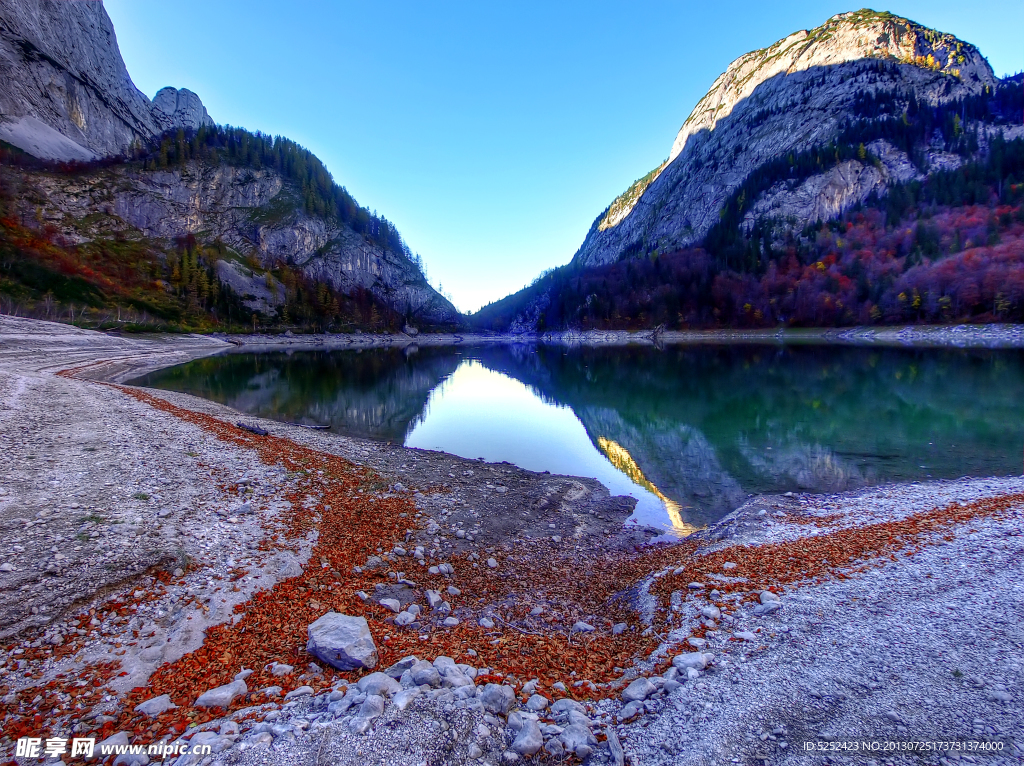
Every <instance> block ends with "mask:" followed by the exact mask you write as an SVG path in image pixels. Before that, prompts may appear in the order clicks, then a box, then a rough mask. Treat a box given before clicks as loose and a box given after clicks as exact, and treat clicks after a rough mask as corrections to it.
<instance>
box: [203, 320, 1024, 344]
mask: <svg viewBox="0 0 1024 766" xmlns="http://www.w3.org/2000/svg"><path fill="white" fill-rule="evenodd" d="M215 337H216V338H217V339H220V340H223V341H225V342H227V343H230V344H232V345H235V346H244V347H246V348H250V349H252V350H259V349H263V348H266V349H272V348H276V347H280V346H297V347H314V348H321V347H322V348H371V347H387V346H398V347H402V346H410V345H417V346H458V345H484V344H493V343H559V344H569V345H591V346H630V345H645V346H651V345H672V344H680V345H684V344H693V343H772V344H775V343H814V344H831V345H844V346H919V347H924V348H933V347H935V348H940V347H950V348H1021V347H1024V325H1014V324H984V325H937V326H932V325H910V326H906V327H899V326H894V327H848V328H842V327H837V328H776V329H750V330H642V331H637V332H628V331H625V330H583V331H563V332H546V333H532V332H524V333H492V332H482V333H481V332H465V333H419V332H409V333H405V332H402V333H337V334H319V335H312V334H311V335H295V334H292V333H284V334H278V335H268V334H261V333H254V334H250V335H217V336H215Z"/></svg>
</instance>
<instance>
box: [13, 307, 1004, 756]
mask: <svg viewBox="0 0 1024 766" xmlns="http://www.w3.org/2000/svg"><path fill="white" fill-rule="evenodd" d="M275 342H276V341H275ZM285 342H289V343H292V342H294V343H306V342H313V343H316V342H317V341H316V340H315V339H313V340H309V339H288V340H286V341H285ZM416 342H423V341H422V339H421V338H420V339H416ZM225 347H226V342H225V341H222V340H219V339H211V338H199V337H179V338H134V339H124V338H116V337H110V336H106V335H102V334H98V333H92V332H87V331H81V330H76V329H74V328H69V327H67V326H63V325H54V324H48V323H43V322H33V321H30V320H20V319H13V318H9V317H0V446H2V449H3V452H4V455H5V457H6V458H7V462H6V465H5V471H4V474H3V478H2V482H0V528H2V529H3V532H4V543H3V544H4V546H5V550H4V553H5V555H4V557H3V561H2V563H0V630H2V634H0V730H2V732H3V733H2V735H0V736H2V739H0V748H2V749H3V751H4V753H5V755H4V758H13V757H14V755H15V751H14V742H15V740H17V739H18V738H19V737H25V736H30V737H40V738H43V739H44V740H45V738H47V737H61V738H72V737H94V738H95V739H97V740H103V741H106V742H107V743H108V744H120V745H129V744H137V745H143V746H147V747H148V746H149V745H151V744H155V745H156V746H157V747H158V748H159V749H158V750H156V751H154V753H153V754H143V753H137V754H134V755H133V754H128V753H124V754H122V755H118V756H117V758H116V761H117V762H119V763H148V762H155V761H161V760H162V761H165V762H168V763H177V764H182V765H184V764H188V763H203V764H207V765H210V764H214V763H217V764H256V763H261V764H279V763H288V764H291V763H294V764H320V763H339V764H350V763H351V764H356V763H359V764H403V765H404V764H408V765H409V766H421V764H432V765H433V764H490V765H491V766H497V764H510V763H517V762H529V761H531V760H533V761H535V762H544V763H546V762H551V763H564V762H581V761H582V762H586V763H592V764H606V763H613V764H620V765H621V764H625V763H631V764H634V766H637V765H639V764H643V766H648V764H691V763H692V764H720V763H766V762H767V763H772V764H774V763H822V764H824V763H847V762H849V763H869V762H871V759H873V760H874V762H876V763H890V762H892V763H895V762H896V761H897V760H900V759H902V758H903V757H904V756H903V755H901V754H899V751H894V750H892V749H891V748H892V747H895V746H893V745H889V746H888V747H889V748H890V749H886V747H887V746H886V745H885V744H884V743H892V742H909V741H915V742H916V741H921V742H926V741H927V742H939V741H941V742H955V743H956V744H954V745H946V746H941V745H932V746H931V747H932V749H929V750H926V751H921V752H919V753H918V757H919V759H920V761H921V762H922V763H953V762H961V761H962V762H966V763H970V762H981V761H982V760H984V762H986V763H1011V762H1017V761H1018V760H1019V758H1020V757H1022V755H1024V720H1022V717H1021V715H1020V713H1019V702H1020V700H1019V691H1018V690H1019V688H1020V683H1021V681H1022V680H1024V677H1022V670H1021V662H1022V660H1021V658H1022V656H1024V619H1022V618H1024V592H1022V591H1021V589H1020V587H1019V582H1020V578H1021V575H1022V569H1024V536H1022V525H1021V511H1022V509H1024V480H1022V479H1021V478H1020V477H1014V478H1001V479H962V480H958V481H952V482H933V483H928V484H914V485H896V486H888V487H880V488H873V489H869V490H863V491H859V492H855V493H846V494H842V495H834V496H815V495H792V494H787V495H786V496H770V497H769V496H763V497H756V498H751V499H750V500H749V501H748V502H747V503H745V504H744V505H743V506H742V507H741V508H739V509H738V510H737V511H736V512H734V513H733V514H731V515H730V516H729V517H727V518H726V519H723V520H722V522H720V523H719V524H717V525H715V526H714V527H712V528H710V529H707V530H704V531H702V532H700V533H698V534H696V535H693V536H691V537H690V538H687V539H686V540H684V541H683V542H681V543H678V544H673V545H666V544H659V545H650V544H647V541H648V540H649V539H650V538H651V537H652V536H653V535H654V530H646V529H624V528H623V525H622V522H623V520H624V519H625V518H626V517H628V515H629V514H630V512H631V510H632V505H633V502H634V501H632V500H631V499H629V498H621V497H612V496H610V495H609V494H608V492H607V490H606V489H604V488H603V487H602V486H601V485H600V484H598V483H597V482H595V481H593V480H589V479H580V478H575V477H567V476H554V475H550V474H536V473H531V472H528V471H523V470H520V469H518V468H516V467H514V466H511V465H507V464H488V463H485V462H482V461H478V460H466V459H463V458H457V457H454V456H451V455H446V454H443V453H432V452H426V451H421V450H408V449H404V448H402V447H397V446H393V445H387V444H380V443H374V442H368V441H364V440H358V439H350V438H345V437H339V436H334V435H330V434H324V433H320V432H315V431H310V430H307V429H302V428H298V427H293V426H288V425H283V424H280V423H274V422H270V421H262V420H259V419H255V418H251V417H247V416H242V415H241V414H239V413H237V412H233V411H231V410H229V409H227V408H225V407H222V406H220V405H216V404H214V403H211V402H208V401H204V400H200V399H196V398H194V397H189V396H186V395H183V394H172V393H168V392H157V391H148V390H142V389H136V388H131V387H125V386H123V385H120V384H119V382H118V381H121V380H124V379H127V378H129V377H132V376H134V375H136V374H139V373H141V372H144V371H146V370H149V369H155V368H158V367H162V366H166V365H169V364H176V363H179V362H182V361H185V360H187V359H190V358H196V357H198V356H202V355H206V354H210V353H216V352H217V351H219V350H222V349H223V348H225ZM341 615H344V616H346V619H349V618H350V619H351V620H355V621H357V622H358V621H361V622H358V625H357V627H356V628H352V629H351V630H350V628H351V624H349V623H347V622H346V623H345V625H346V626H348V627H346V628H345V629H344V630H342V629H341V628H340V627H339V626H334V627H338V630H331V631H326V632H325V631H323V630H319V629H318V628H317V627H315V626H316V625H319V626H320V627H321V628H322V627H324V625H325V624H333V622H334V621H336V620H340V619H341V617H340V616H341ZM325 619H326V623H324V622H320V621H322V620H325ZM353 624H354V623H353ZM359 625H365V633H364V632H363V631H362V628H361V627H359ZM311 626H314V627H311ZM840 740H851V741H857V742H868V741H869V740H870V741H871V742H878V743H883V744H881V745H880V746H879V749H875V750H871V751H870V752H869V754H868V755H867V756H865V755H864V753H863V751H857V752H854V751H852V750H851V749H850V747H849V745H847V747H846V749H845V750H843V749H840V746H839V745H837V744H836V742H837V741H840ZM972 743H973V744H972ZM186 745H187V746H188V747H192V746H196V745H203V748H202V749H201V751H200V752H196V753H183V746H186ZM207 746H208V752H207V751H206V750H207ZM172 754H173V755H172ZM975 759H976V761H975ZM111 760H114V757H113V756H111ZM36 761H37V759H34V758H27V757H23V758H20V759H18V762H20V763H30V762H36Z"/></svg>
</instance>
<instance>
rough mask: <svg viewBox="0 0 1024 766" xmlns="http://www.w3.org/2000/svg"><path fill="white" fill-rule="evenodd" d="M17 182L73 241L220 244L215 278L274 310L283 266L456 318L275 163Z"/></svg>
mask: <svg viewBox="0 0 1024 766" xmlns="http://www.w3.org/2000/svg"><path fill="white" fill-rule="evenodd" d="M23 184H24V186H23V188H22V193H21V197H22V200H24V201H31V205H30V207H31V206H35V207H36V209H37V210H38V213H37V215H38V217H39V218H40V219H41V220H43V221H45V223H46V224H47V225H49V226H51V227H54V228H56V229H57V230H58V232H59V235H60V237H61V238H62V239H63V241H66V242H68V243H71V244H80V243H84V242H88V241H91V240H93V239H96V238H101V237H107V238H109V237H118V238H122V239H123V238H129V239H136V240H146V241H151V242H154V243H157V242H159V243H165V244H172V243H173V242H174V241H175V240H177V239H180V238H183V237H188V236H189V235H191V236H193V237H196V238H197V239H198V240H199V241H200V242H205V243H212V242H219V243H221V244H223V245H224V246H226V248H227V250H226V252H227V253H229V257H228V258H225V259H224V260H221V261H218V262H217V267H216V270H217V275H218V277H219V278H220V281H221V282H222V283H224V284H227V285H229V286H230V287H231V288H232V290H233V291H234V292H235V293H236V294H238V295H239V296H240V297H241V298H242V299H243V301H244V302H245V303H246V305H247V306H249V308H251V309H253V310H255V311H259V312H261V313H263V314H265V315H268V316H271V317H273V316H275V314H276V311H277V308H278V307H279V306H280V305H281V304H282V303H283V302H284V299H285V298H284V290H283V288H282V287H281V285H280V284H279V283H277V282H275V281H274V279H273V277H269V276H268V273H267V272H268V271H270V270H271V269H273V268H275V267H277V266H278V265H280V264H286V265H288V266H292V267H295V268H297V269H298V270H300V271H301V272H302V273H303V274H305V275H306V276H307V277H309V278H310V280H311V281H313V282H316V283H324V284H328V285H330V286H331V287H332V288H333V289H335V290H337V291H338V292H340V293H343V294H350V293H352V292H353V291H355V290H356V289H357V288H363V289H365V290H368V291H369V292H370V293H372V294H373V295H375V296H376V297H377V298H379V299H380V300H381V301H382V302H383V303H384V304H385V305H388V306H390V307H391V308H393V309H394V310H396V311H398V312H399V313H401V314H403V315H405V316H407V317H409V319H410V320H412V321H414V322H423V323H427V324H449V325H450V324H453V323H457V322H458V321H459V314H458V311H457V310H456V309H455V308H454V307H453V306H452V305H451V303H449V302H448V301H447V300H446V299H445V298H443V297H442V296H441V295H439V294H438V293H437V292H436V291H435V290H434V289H433V288H432V287H431V286H430V285H429V284H428V283H427V281H426V279H425V278H424V277H423V274H422V272H421V271H420V270H419V268H418V266H417V265H416V264H414V263H413V262H412V261H411V260H410V259H409V257H408V255H407V254H406V253H401V252H396V251H394V250H393V249H390V248H386V247H383V246H381V245H380V244H378V243H376V242H374V241H372V240H371V239H368V238H366V237H364V236H362V235H360V234H358V233H356V232H355V231H353V230H352V229H351V228H350V227H348V226H346V225H345V224H344V223H342V222H340V221H338V220H336V219H332V218H329V217H325V216H317V215H311V214H309V213H307V212H306V210H305V209H304V206H303V201H302V195H301V192H300V190H299V189H297V188H296V187H295V184H294V183H292V182H291V181H289V180H288V179H286V178H283V177H282V176H281V175H280V174H279V173H277V172H275V171H274V170H270V169H266V168H263V169H255V168H251V167H238V166H233V165H228V164H223V163H221V164H212V163H209V162H204V161H199V160H195V161H191V162H189V163H187V164H185V165H184V166H183V167H169V168H166V169H156V170H147V169H145V168H144V167H143V166H142V165H141V164H140V163H124V164H117V165H113V166H110V167H102V168H98V169H95V170H92V171H87V172H81V173H75V174H70V175H68V174H64V173H59V172H44V173H29V174H26V175H25V176H24V177H23ZM24 204H25V203H23V205H24ZM25 210H26V215H28V212H27V211H28V208H27V207H26V208H25Z"/></svg>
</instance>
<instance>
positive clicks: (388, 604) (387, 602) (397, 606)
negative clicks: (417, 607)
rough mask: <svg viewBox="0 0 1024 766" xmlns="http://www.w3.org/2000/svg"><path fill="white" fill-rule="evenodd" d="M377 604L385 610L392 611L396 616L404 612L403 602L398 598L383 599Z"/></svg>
mask: <svg viewBox="0 0 1024 766" xmlns="http://www.w3.org/2000/svg"><path fill="white" fill-rule="evenodd" d="M377 603H378V604H380V605H381V606H382V607H384V608H385V609H390V610H391V611H392V612H394V613H395V614H398V613H399V612H401V611H402V602H401V601H399V600H398V599H397V598H382V599H381V600H380V601H378V602H377Z"/></svg>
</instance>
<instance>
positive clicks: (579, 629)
mask: <svg viewBox="0 0 1024 766" xmlns="http://www.w3.org/2000/svg"><path fill="white" fill-rule="evenodd" d="M572 632H573V633H593V632H594V626H593V625H591V624H590V623H587V622H583V621H582V620H580V621H579V622H577V623H575V624H574V625H573V626H572Z"/></svg>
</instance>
